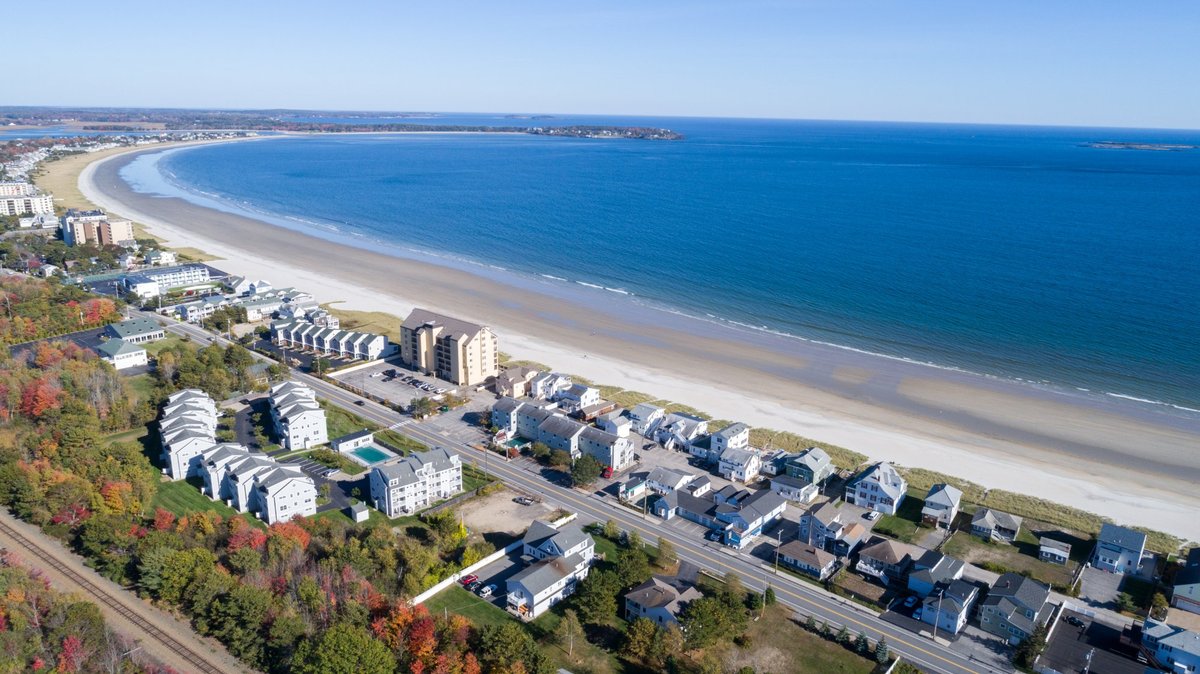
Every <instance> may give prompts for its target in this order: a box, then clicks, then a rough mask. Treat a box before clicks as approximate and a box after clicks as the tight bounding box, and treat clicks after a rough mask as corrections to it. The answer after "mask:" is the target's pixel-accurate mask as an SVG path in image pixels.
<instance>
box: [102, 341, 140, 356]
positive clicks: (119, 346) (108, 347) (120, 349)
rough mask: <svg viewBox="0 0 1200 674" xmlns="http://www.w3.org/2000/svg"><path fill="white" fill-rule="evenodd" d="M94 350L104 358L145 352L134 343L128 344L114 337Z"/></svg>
mask: <svg viewBox="0 0 1200 674" xmlns="http://www.w3.org/2000/svg"><path fill="white" fill-rule="evenodd" d="M96 351H97V352H98V353H99V354H100V355H101V356H104V357H106V358H116V357H117V356H124V355H127V354H130V353H139V352H141V353H145V351H146V350H145V349H143V348H142V347H140V346H138V345H136V344H130V343H129V342H127V341H125V340H123V339H120V338H115V337H114V338H113V339H110V340H108V341H107V342H105V343H103V344H101V345H100V346H98V347H96Z"/></svg>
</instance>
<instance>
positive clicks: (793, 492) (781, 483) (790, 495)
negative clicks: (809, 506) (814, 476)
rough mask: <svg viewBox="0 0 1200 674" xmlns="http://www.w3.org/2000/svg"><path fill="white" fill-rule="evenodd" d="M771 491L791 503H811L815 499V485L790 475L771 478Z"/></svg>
mask: <svg viewBox="0 0 1200 674" xmlns="http://www.w3.org/2000/svg"><path fill="white" fill-rule="evenodd" d="M771 491H773V492H775V493H776V494H779V495H780V496H782V497H784V498H785V499H787V500H789V501H791V502H793V503H812V501H813V499H815V498H816V497H817V492H818V490H817V485H815V484H813V483H811V482H809V481H807V480H803V479H801V478H798V477H791V476H790V475H776V476H775V477H773V478H771Z"/></svg>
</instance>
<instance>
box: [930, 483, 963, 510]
mask: <svg viewBox="0 0 1200 674" xmlns="http://www.w3.org/2000/svg"><path fill="white" fill-rule="evenodd" d="M962 496H963V493H962V490H961V489H959V488H958V487H955V486H953V485H949V484H946V483H944V482H942V483H938V484H935V485H933V486H932V487H930V488H929V494H928V495H927V496H926V497H925V502H926V503H937V504H939V505H944V506H946V507H947V508H957V507H958V504H959V503H961V502H962Z"/></svg>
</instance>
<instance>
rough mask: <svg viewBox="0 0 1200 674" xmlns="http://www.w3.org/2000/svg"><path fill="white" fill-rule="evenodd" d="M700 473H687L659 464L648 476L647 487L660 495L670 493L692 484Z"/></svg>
mask: <svg viewBox="0 0 1200 674" xmlns="http://www.w3.org/2000/svg"><path fill="white" fill-rule="evenodd" d="M697 477H698V475H696V474H694V473H685V472H683V471H681V470H675V469H674V468H666V467H663V466H659V467H657V468H655V469H654V470H652V471H650V474H649V475H647V476H646V487H647V488H648V489H649V490H650V491H652V492H654V493H655V494H659V495H660V496H663V495H666V494H670V493H671V492H673V491H675V490H677V489H683V488H684V487H686V486H688V485H689V484H691V483H692V482H693V481H694V480H695V479H696V478H697Z"/></svg>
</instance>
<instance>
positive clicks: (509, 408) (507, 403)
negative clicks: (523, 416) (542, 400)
mask: <svg viewBox="0 0 1200 674" xmlns="http://www.w3.org/2000/svg"><path fill="white" fill-rule="evenodd" d="M524 404H525V403H523V402H521V401H520V400H517V399H516V398H508V397H505V398H501V399H499V400H497V401H496V402H495V403H494V404H493V405H492V411H493V412H501V413H503V414H512V413H513V412H516V411H517V410H519V409H521V405H524Z"/></svg>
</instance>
